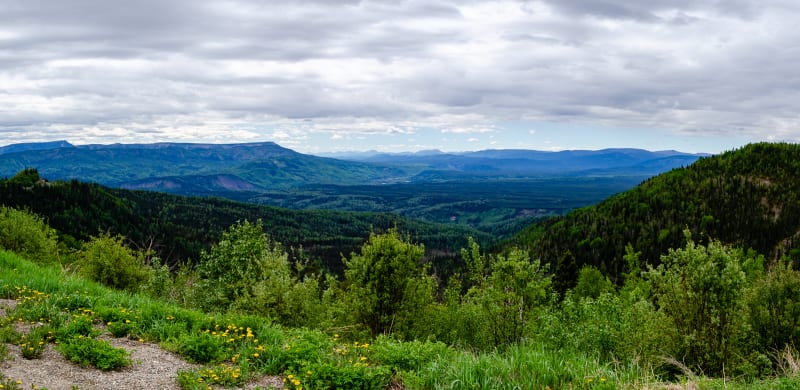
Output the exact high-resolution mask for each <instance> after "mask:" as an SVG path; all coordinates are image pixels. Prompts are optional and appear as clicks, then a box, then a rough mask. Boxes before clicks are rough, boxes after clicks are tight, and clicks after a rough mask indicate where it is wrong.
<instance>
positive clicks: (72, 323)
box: [57, 313, 99, 340]
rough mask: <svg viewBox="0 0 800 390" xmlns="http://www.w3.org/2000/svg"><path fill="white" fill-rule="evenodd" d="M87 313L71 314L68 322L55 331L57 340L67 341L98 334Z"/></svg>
mask: <svg viewBox="0 0 800 390" xmlns="http://www.w3.org/2000/svg"><path fill="white" fill-rule="evenodd" d="M93 322H94V321H93V319H92V317H91V315H90V314H89V313H81V314H73V316H72V318H71V319H70V320H69V322H68V323H67V324H66V325H65V326H63V327H61V328H59V329H58V330H57V335H58V336H57V337H58V339H59V340H69V339H72V338H75V337H77V336H84V337H93V336H96V335H97V333H99V332H98V331H97V330H96V329H95V328H94V325H93Z"/></svg>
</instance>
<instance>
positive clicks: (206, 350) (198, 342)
mask: <svg viewBox="0 0 800 390" xmlns="http://www.w3.org/2000/svg"><path fill="white" fill-rule="evenodd" d="M179 342H180V347H179V351H180V353H181V355H183V356H185V357H186V358H188V359H189V360H190V361H192V362H195V363H215V362H218V361H220V360H222V358H223V357H224V356H225V355H224V353H225V340H223V339H222V338H220V337H215V336H214V335H212V334H210V333H209V332H208V331H206V332H201V333H195V334H188V335H184V336H183V337H182V338H181V339H180V341H179Z"/></svg>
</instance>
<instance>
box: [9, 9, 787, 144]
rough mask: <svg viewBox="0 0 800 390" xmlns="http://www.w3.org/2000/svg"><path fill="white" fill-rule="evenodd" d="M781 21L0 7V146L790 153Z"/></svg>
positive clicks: (544, 13) (728, 16)
mask: <svg viewBox="0 0 800 390" xmlns="http://www.w3.org/2000/svg"><path fill="white" fill-rule="evenodd" d="M798 20H800V3H798V2H797V1H795V0H786V1H780V0H776V1H750V0H734V1H722V0H719V1H716V0H715V1H690V0H676V1H668V0H652V1H621V0H598V1H579V0H548V1H508V2H502V1H496V2H495V1H459V2H448V1H435V0H425V1H347V2H345V1H323V0H319V1H288V0H287V1H268V2H265V1H260V0H252V1H246V0H229V1H201V0H170V1H161V0H139V1H109V0H83V1H77V0H60V1H52V0H0V144H8V143H15V142H27V141H44V140H55V139H67V140H70V141H71V142H74V143H111V142H125V143H128V142H157V141H187V142H241V141H262V140H273V141H276V142H278V143H281V144H282V145H285V146H288V147H293V148H296V149H298V150H304V151H326V150H337V149H365V148H369V147H372V148H376V149H381V148H383V149H390V148H402V149H405V150H413V149H424V148H440V149H445V150H446V149H453V148H455V149H483V148H489V147H519V146H531V147H536V146H540V147H541V146H545V145H546V144H550V142H554V143H553V144H550V145H551V147H553V148H563V147H566V148H578V147H580V148H599V147H606V146H608V145H606V144H604V143H603V142H602V140H604V139H605V140H608V139H609V138H610V139H614V138H613V137H609V136H608V134H617V135H619V134H625V135H626V136H627V137H629V138H631V139H635V138H636V137H640V138H641V140H645V141H642V142H640V143H639V144H635V143H634V144H635V145H634V144H631V145H618V146H643V147H647V146H648V145H650V147H649V148H651V149H658V148H661V147H662V145H660V144H659V143H664V145H663V146H666V147H676V146H673V144H669V142H668V141H667V140H669V139H681V140H684V142H686V141H685V140H694V139H696V140H702V141H697V145H695V146H694V148H695V149H701V150H698V151H711V152H716V151H718V150H708V148H709V147H711V146H708V145H713V144H714V143H719V144H720V148H728V147H730V146H732V145H730V143H731V142H734V143H735V142H740V141H739V140H742V141H747V142H750V141H758V140H787V141H792V142H798V141H800V109H798V108H799V107H798V105H800V70H798V64H800V30H799V29H798V28H797V21H798ZM576 129H577V130H576ZM620 129H622V130H620ZM548 132H549V133H552V134H550V135H548V134H549V133H548ZM653 134H658V137H654V136H653ZM559 135H560V138H558V136H559ZM536 137H539V138H536ZM546 137H551V138H553V141H551V140H549V139H545V138H546ZM570 137H571V138H570ZM521 139H524V140H526V141H525V142H521V141H519V140H521ZM570 139H574V140H575V141H574V142H571V141H570ZM592 139H596V140H597V141H596V142H593V141H592ZM358 140H362V141H361V142H359V141H358ZM725 140H727V141H728V143H725ZM731 140H736V141H731ZM370 142H371V143H370ZM443 142H444V144H443ZM688 142H689V143H692V142H694V141H688ZM556 143H557V144H556ZM676 148H680V146H677V147H676ZM684 149H686V148H684ZM688 149H692V147H688ZM702 149H704V150H702Z"/></svg>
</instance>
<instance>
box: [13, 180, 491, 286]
mask: <svg viewBox="0 0 800 390" xmlns="http://www.w3.org/2000/svg"><path fill="white" fill-rule="evenodd" d="M0 204H2V205H6V206H9V207H15V208H24V209H28V210H30V211H32V212H34V213H36V214H38V215H41V216H42V217H44V218H45V219H46V220H47V221H48V222H49V224H50V225H51V226H53V227H54V228H55V229H57V230H58V231H59V232H60V233H61V234H62V236H63V238H62V239H63V240H64V241H65V242H66V243H67V245H70V246H75V245H76V243H77V240H87V239H88V238H89V237H90V236H94V235H97V234H98V233H99V232H101V231H103V232H106V231H108V232H110V233H112V234H121V235H123V236H125V237H127V238H128V239H129V240H130V241H131V242H132V243H133V244H134V246H138V247H142V248H144V247H153V248H154V249H155V250H156V251H157V253H158V254H159V255H160V257H161V258H162V259H165V260H166V261H167V262H169V263H171V264H174V263H177V262H182V261H185V260H187V259H191V260H197V259H198V258H199V254H200V251H201V250H203V249H207V248H209V247H210V245H211V244H212V243H214V242H216V241H217V240H219V237H220V235H221V232H222V231H223V230H224V229H226V228H227V227H229V226H230V225H232V224H234V223H235V222H237V221H244V220H250V221H255V220H257V219H261V220H262V221H263V224H264V228H265V231H266V232H267V233H268V234H269V235H270V237H272V238H273V239H275V240H277V241H279V242H281V243H282V244H284V245H285V246H287V247H290V248H300V247H302V248H303V251H304V252H305V253H306V255H308V256H309V257H311V259H312V260H320V261H321V262H322V265H323V266H325V267H326V268H328V269H330V270H333V271H337V272H338V271H339V270H340V269H341V255H342V254H349V253H350V252H351V251H354V250H356V249H357V248H359V247H360V246H361V245H362V243H363V242H364V241H365V240H366V239H367V238H368V237H369V234H370V232H373V231H377V232H381V231H386V230H387V229H389V228H393V227H397V228H399V229H400V230H401V231H403V232H405V233H406V234H409V235H410V236H411V237H413V238H414V239H415V240H418V241H419V242H421V243H424V244H425V247H426V250H427V257H428V258H439V259H438V260H439V261H438V262H437V264H438V263H441V262H445V263H443V264H445V265H443V266H447V265H446V263H447V262H449V261H450V260H447V259H452V258H453V257H454V256H455V254H457V253H458V250H459V249H460V248H462V247H464V246H465V245H466V242H467V241H466V239H467V237H469V236H472V237H475V238H476V239H478V240H480V241H481V242H484V243H488V242H489V241H490V236H489V235H487V234H485V233H481V232H479V231H476V230H474V229H470V228H468V227H465V226H457V225H443V224H435V223H428V222H422V221H415V220H412V219H408V218H402V217H399V216H397V215H394V214H388V213H351V212H339V211H325V210H305V211H297V210H288V209H282V208H277V207H270V206H259V205H254V204H248V203H240V202H234V201H230V200H225V199H221V198H203V197H183V196H178V195H171V194H164V193H157V192H149V191H131V190H124V189H112V188H107V187H104V186H101V185H98V184H89V183H83V182H79V181H77V180H72V181H56V182H46V181H43V180H39V179H38V174H37V173H36V172H35V171H27V173H20V174H18V175H17V176H15V177H13V178H11V179H9V180H5V181H0Z"/></svg>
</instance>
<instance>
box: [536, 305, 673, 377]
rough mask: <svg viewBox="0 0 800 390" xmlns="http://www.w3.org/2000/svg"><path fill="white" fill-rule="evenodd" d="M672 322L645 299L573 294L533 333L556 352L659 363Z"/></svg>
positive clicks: (612, 359)
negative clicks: (668, 323)
mask: <svg viewBox="0 0 800 390" xmlns="http://www.w3.org/2000/svg"><path fill="white" fill-rule="evenodd" d="M666 322H667V318H666V316H665V315H664V314H663V313H660V312H658V311H656V309H655V307H653V305H652V304H651V303H650V302H648V301H646V300H644V299H636V300H628V299H625V298H623V297H621V296H619V295H615V294H611V293H603V294H601V295H600V296H598V297H597V298H596V299H594V298H578V297H575V296H574V294H569V295H567V296H566V297H565V298H564V300H562V301H561V302H560V303H559V305H558V306H556V307H553V308H551V309H550V310H549V311H548V312H547V313H545V314H544V315H543V316H542V317H541V319H540V321H539V324H538V326H537V327H536V328H535V329H534V332H535V333H536V335H535V336H534V337H533V338H534V340H537V341H539V342H541V343H542V344H543V345H544V346H546V347H547V348H548V350H550V351H572V352H575V353H587V352H588V351H591V353H592V355H594V356H597V357H598V358H599V359H600V361H601V362H613V361H634V360H639V361H640V364H642V365H656V364H657V362H658V361H659V358H660V357H661V356H662V355H663V354H664V353H665V352H666V351H664V349H663V344H664V343H665V342H667V341H669V340H670V335H671V333H670V331H671V329H670V328H669V327H667V326H665V325H664V324H665V323H666Z"/></svg>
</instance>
